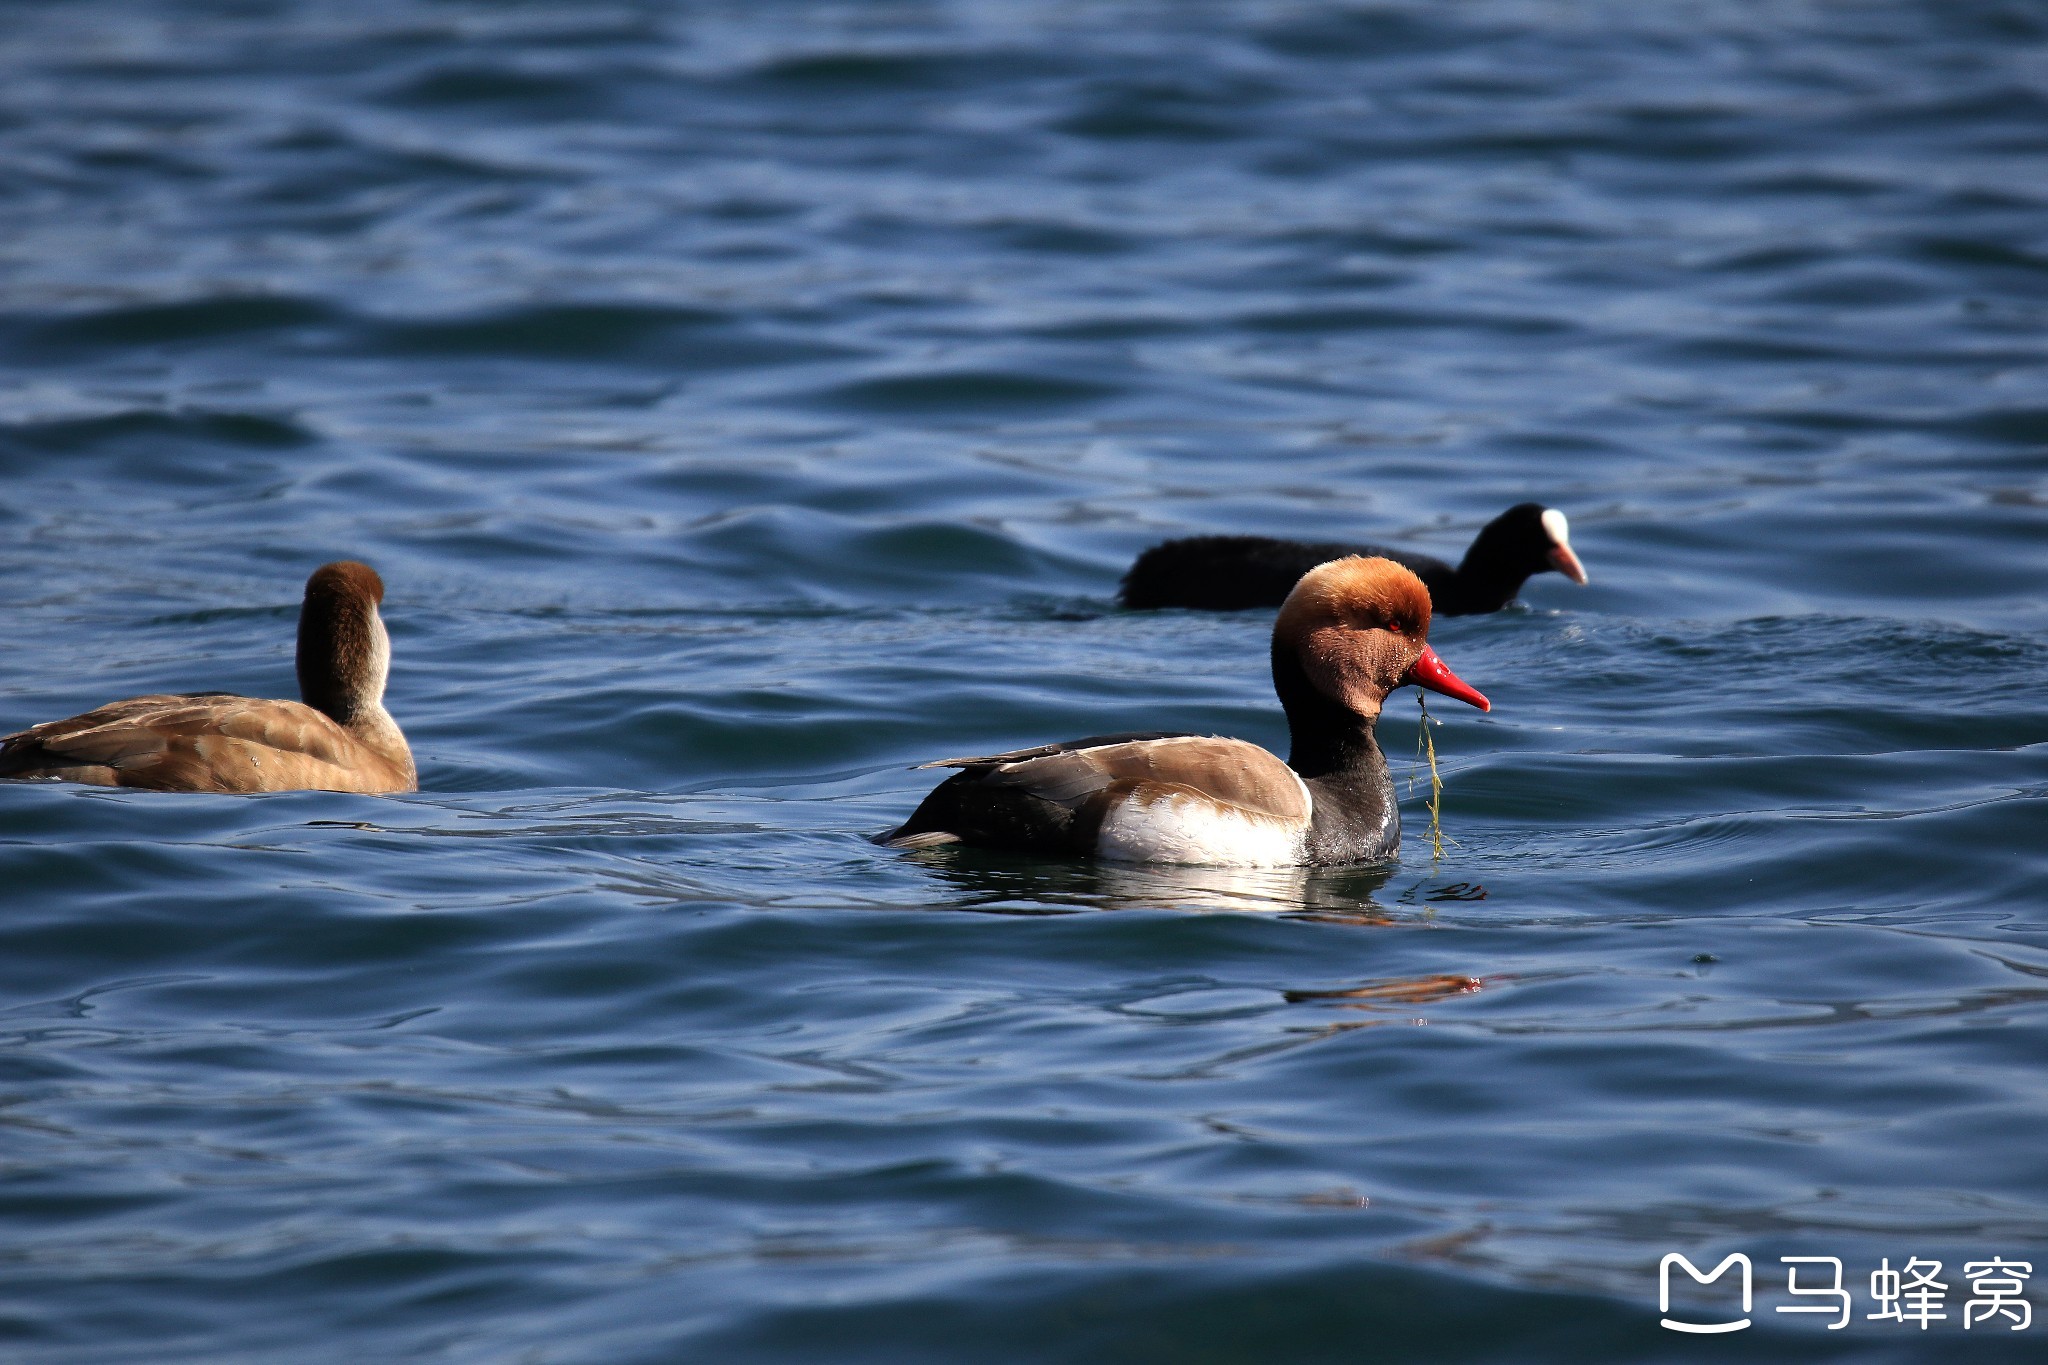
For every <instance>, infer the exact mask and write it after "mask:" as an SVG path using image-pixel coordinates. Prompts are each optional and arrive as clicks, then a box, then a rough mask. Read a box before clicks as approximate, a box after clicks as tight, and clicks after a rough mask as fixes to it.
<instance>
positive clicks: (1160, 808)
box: [1095, 778, 1309, 867]
mask: <svg viewBox="0 0 2048 1365" xmlns="http://www.w3.org/2000/svg"><path fill="white" fill-rule="evenodd" d="M1300 780H1301V779H1300V778H1296V779H1295V781H1297V782H1299V781H1300ZM1302 798H1303V800H1304V801H1306V800H1308V799H1309V792H1308V788H1307V787H1306V786H1303V788H1302ZM1307 832H1308V821H1307V820H1306V819H1304V820H1302V821H1301V822H1300V823H1299V824H1297V823H1295V822H1294V821H1291V820H1280V819H1275V818H1274V817H1273V816H1270V815H1260V814H1258V813H1256V812H1253V811H1248V810H1246V809H1244V808H1243V807H1242V806H1232V805H1226V804H1223V803H1221V802H1218V801H1215V800H1213V799H1212V798H1210V797H1207V796H1203V795H1201V794H1199V793H1196V792H1192V791H1164V792H1162V791H1158V790H1150V791H1143V790H1141V791H1137V792H1133V793H1132V794H1131V795H1129V796H1127V797H1125V798H1124V799H1123V800H1122V801H1120V802H1118V803H1117V805H1116V806H1115V807H1114V808H1113V809H1112V810H1111V811H1110V812H1109V814H1108V815H1107V816H1106V817H1105V818H1104V819H1103V821H1102V832H1101V833H1100V834H1099V835H1098V836H1097V837H1096V842H1095V852H1096V856H1097V857H1099V858H1107V859H1110V860H1112V861H1114V862H1122V863H1199V864H1207V865H1210V866H1214V867H1291V866H1293V865H1295V864H1298V863H1300V862H1301V860H1302V839H1303V837H1304V836H1305V835H1306V834H1307Z"/></svg>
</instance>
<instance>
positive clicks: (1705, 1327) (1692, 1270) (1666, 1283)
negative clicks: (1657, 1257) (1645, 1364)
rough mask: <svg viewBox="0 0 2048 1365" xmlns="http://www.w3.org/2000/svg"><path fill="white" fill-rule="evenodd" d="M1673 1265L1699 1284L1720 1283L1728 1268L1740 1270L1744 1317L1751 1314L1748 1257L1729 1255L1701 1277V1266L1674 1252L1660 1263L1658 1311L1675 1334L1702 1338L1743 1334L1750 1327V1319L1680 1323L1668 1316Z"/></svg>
mask: <svg viewBox="0 0 2048 1365" xmlns="http://www.w3.org/2000/svg"><path fill="white" fill-rule="evenodd" d="M1674 1265H1677V1266H1683V1267H1684V1268H1685V1273H1686V1274H1688V1275H1690V1276H1692V1277H1693V1280H1694V1281H1695V1282H1696V1283H1699V1284H1712V1283H1713V1282H1714V1281H1715V1280H1718V1279H1720V1278H1721V1276H1722V1275H1723V1274H1725V1273H1727V1270H1728V1267H1729V1266H1732V1265H1739V1266H1741V1267H1742V1311H1743V1312H1744V1313H1747V1312H1749V1306H1750V1286H1751V1270H1750V1265H1749V1257H1747V1256H1745V1255H1743V1254H1742V1253H1741V1252H1739V1251H1735V1252H1730V1253H1729V1255H1728V1257H1727V1259H1726V1260H1724V1261H1722V1262H1721V1264H1719V1265H1717V1266H1715V1267H1714V1268H1713V1270H1712V1271H1710V1272H1708V1273H1707V1274H1704V1275H1703V1274H1701V1273H1700V1268H1699V1267H1698V1266H1696V1265H1694V1264H1693V1263H1692V1262H1691V1261H1688V1260H1687V1259H1686V1258H1685V1257H1683V1256H1681V1255H1679V1254H1678V1253H1677V1252H1675V1251H1674V1252H1672V1253H1671V1254H1670V1255H1668V1256H1666V1257H1665V1258H1664V1259H1663V1260H1661V1261H1659V1262H1658V1263H1657V1311H1658V1312H1660V1313H1664V1314H1666V1315H1667V1316H1666V1317H1664V1318H1663V1319H1662V1322H1663V1325H1664V1326H1666V1327H1668V1328H1670V1329H1671V1330H1672V1331H1674V1332H1697V1333H1700V1334H1702V1335H1711V1334H1713V1333H1717V1332H1740V1331H1741V1330H1742V1329H1743V1328H1745V1327H1747V1326H1749V1319H1748V1318H1746V1317H1744V1318H1737V1319H1736V1320H1735V1321H1734V1322H1679V1321H1677V1320H1675V1319H1673V1318H1671V1317H1670V1316H1668V1315H1669V1314H1670V1312H1671V1267H1672V1266H1674Z"/></svg>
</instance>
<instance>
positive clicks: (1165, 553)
mask: <svg viewBox="0 0 2048 1365" xmlns="http://www.w3.org/2000/svg"><path fill="white" fill-rule="evenodd" d="M1564 524H1565V523H1564V515H1563V514H1562V513H1560V512H1556V511H1552V510H1551V509H1549V508H1546V507H1544V506H1543V504H1541V503H1536V502H1525V503H1520V504H1517V505H1516V506H1514V507H1510V508H1509V509H1508V510H1507V511H1505V512H1503V513H1501V514H1500V515H1499V516H1497V517H1495V518H1494V519H1493V520H1492V521H1490V522H1488V523H1487V524H1486V525H1485V526H1484V527H1483V528H1482V529H1481V530H1480V532H1479V534H1478V536H1477V537H1475V538H1474V539H1473V541H1472V546H1471V548H1470V549H1469V550H1467V551H1466V552H1465V558H1464V559H1463V560H1462V561H1461V562H1460V563H1458V564H1457V565H1455V566H1453V565H1451V564H1447V563H1445V562H1444V561H1443V560H1441V559H1438V558H1437V557H1436V556H1434V555H1426V554H1418V553H1416V552H1415V551H1413V550H1402V549H1397V548H1394V547H1391V546H1385V545H1354V544H1350V543H1347V542H1343V541H1301V540H1279V539H1276V538H1274V537H1272V536H1191V537H1189V538H1187V539H1184V540H1169V541H1167V542H1166V543H1165V544H1163V545H1155V546H1153V547H1152V548H1151V549H1149V550H1147V551H1145V553H1143V554H1141V555H1139V556H1138V559H1137V562H1136V563H1135V564H1133V565H1131V571H1130V572H1129V573H1127V574H1125V575H1124V581H1123V588H1122V591H1121V600H1122V602H1123V604H1124V605H1125V606H1126V607H1131V608H1137V609H1148V608H1155V607H1192V608H1195V609H1198V610H1203V611H1238V610H1242V609H1244V608H1247V607H1277V606H1279V605H1280V604H1281V603H1282V602H1284V601H1286V600H1287V594H1288V593H1289V592H1291V591H1293V589H1294V585H1295V584H1296V583H1298V582H1300V581H1301V576H1302V575H1303V574H1305V573H1307V572H1308V571H1309V570H1310V569H1313V568H1314V567H1315V566H1316V565H1318V564H1326V563H1328V562H1329V561H1331V560H1333V559H1342V558H1344V557H1345V556H1346V555H1364V556H1367V557H1378V558H1381V559H1391V560H1393V561H1394V562H1395V563H1397V564H1400V565H1403V566H1405V567H1406V568H1408V569H1409V570H1410V571H1412V572H1413V573H1414V574H1415V576H1416V577H1417V578H1420V579H1421V580H1422V582H1423V585H1424V586H1425V587H1427V588H1428V589H1429V596H1430V601H1431V606H1432V609H1433V610H1434V611H1435V613H1436V614H1437V615H1438V616H1471V615H1475V614H1477V613H1480V612H1489V611H1499V610H1500V609H1501V608H1502V607H1504V606H1506V605H1507V604H1508V603H1509V602H1512V601H1513V600H1514V599H1515V595H1516V594H1517V593H1519V592H1520V591H1521V590H1522V584H1523V583H1525V582H1527V581H1528V579H1529V578H1530V577H1531V576H1532V575H1534V574H1539V573H1548V572H1557V573H1562V574H1565V575H1566V576H1567V577H1569V578H1571V579H1573V580H1574V581H1575V582H1580V583H1583V582H1585V581H1586V575H1585V570H1584V569H1583V568H1582V567H1580V565H1579V561H1578V557H1577V556H1576V555H1575V554H1573V553H1572V549H1571V545H1570V542H1569V540H1568V539H1566V538H1565V533H1564V530H1563V528H1564Z"/></svg>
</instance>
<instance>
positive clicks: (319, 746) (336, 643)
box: [0, 560, 419, 792]
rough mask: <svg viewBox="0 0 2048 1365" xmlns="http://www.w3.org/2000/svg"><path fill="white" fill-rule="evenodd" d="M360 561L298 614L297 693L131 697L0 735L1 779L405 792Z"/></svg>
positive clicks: (373, 610) (319, 585) (387, 657)
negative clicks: (295, 697)
mask: <svg viewBox="0 0 2048 1365" xmlns="http://www.w3.org/2000/svg"><path fill="white" fill-rule="evenodd" d="M383 600H384V580H383V579H381V578H379V577H377V574H376V571H375V570H373V569H371V568H370V566H369V565H367V564H357V563H353V562H351V561H346V560H345V561H342V562H340V563H336V564H329V565H326V566H324V567H323V568H321V569H318V570H316V571H315V572H314V574H313V576H312V577H311V578H309V579H307V580H306V600H305V603H304V605H303V606H301V607H300V609H299V655H298V669H299V695H300V696H301V697H303V698H304V699H305V700H304V701H303V702H296V701H263V700H259V699H257V698H254V697H238V696H236V695H234V694H233V693H231V692H190V693H184V694H181V695H177V696H150V697H131V698H129V699H128V700H126V701H116V702H109V703H107V704H106V705H105V706H102V707H99V708H97V709H95V710H92V711H87V712H86V713H85V714H84V715H82V716H72V717H71V718H70V719H68V720H52V721H45V722H44V723H43V724H41V725H33V726H30V727H29V728H28V729H26V730H23V731H20V732H19V733H17V734H12V735H6V736H4V737H0V777H11V778H42V779H62V780H65V781H70V782H90V783H94V784H97V785H99V786H103V787H147V788H150V789H152V790H155V791H181V792H276V791H339V792H409V791H415V790H417V789H418V787H419V781H418V777H417V775H416V773H415V772H414V769H413V762H412V750H411V748H410V747H408V746H407V744H406V742H405V736H404V734H402V733H401V732H400V731H399V728H398V724H397V722H396V721H394V720H392V719H391V714H390V713H389V712H388V711H386V710H385V709H384V680H385V677H386V675H387V674H389V672H390V670H391V640H390V637H389V636H387V635H386V634H385V633H384V622H383V620H382V618H380V617H379V616H378V614H377V604H378V603H380V602H382V601H383Z"/></svg>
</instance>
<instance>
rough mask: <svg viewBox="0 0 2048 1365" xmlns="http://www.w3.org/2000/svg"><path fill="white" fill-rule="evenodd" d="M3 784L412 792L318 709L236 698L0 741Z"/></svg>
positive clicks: (88, 719)
mask: <svg viewBox="0 0 2048 1365" xmlns="http://www.w3.org/2000/svg"><path fill="white" fill-rule="evenodd" d="M0 777H14V778H60V779H63V780H65V781H70V782H89V783H94V784H96V785H99V786H105V787H146V788H151V789H154V790H158V791H210V792H260V791H303V790H318V791H393V790H404V786H403V785H401V784H400V783H399V782H398V780H397V778H396V775H395V774H394V772H393V771H392V770H391V766H390V764H388V763H387V762H385V761H384V760H382V759H380V758H378V756H376V755H375V754H372V753H370V752H369V751H368V750H367V749H365V748H364V746H363V745H362V744H360V743H359V742H358V741H357V740H356V739H355V737H354V736H352V735H350V734H349V733H348V731H346V730H344V729H342V728H341V726H339V725H337V724H335V723H334V721H333V720H331V719H330V718H329V717H327V716H326V715H324V714H322V713H321V712H319V711H315V710H314V709H313V708H312V707H310V706H306V705H304V704H303V703H300V702H295V701H267V700H262V699H259V698H254V697H238V696H235V695H234V694H233V693H229V692H195V693H190V694H186V695H179V696H149V697H130V698H128V699H127V700H125V701H117V702H109V703H108V704H107V705H105V706H101V707H98V708H95V709H94V710H91V711H87V712H85V713H84V714H83V715H77V716H71V717H68V718H66V719H64V720H53V721H47V722H45V723H43V724H41V725H32V726H30V727H29V728H28V729H26V730H22V731H20V732H18V733H16V734H12V735H6V736H0Z"/></svg>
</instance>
